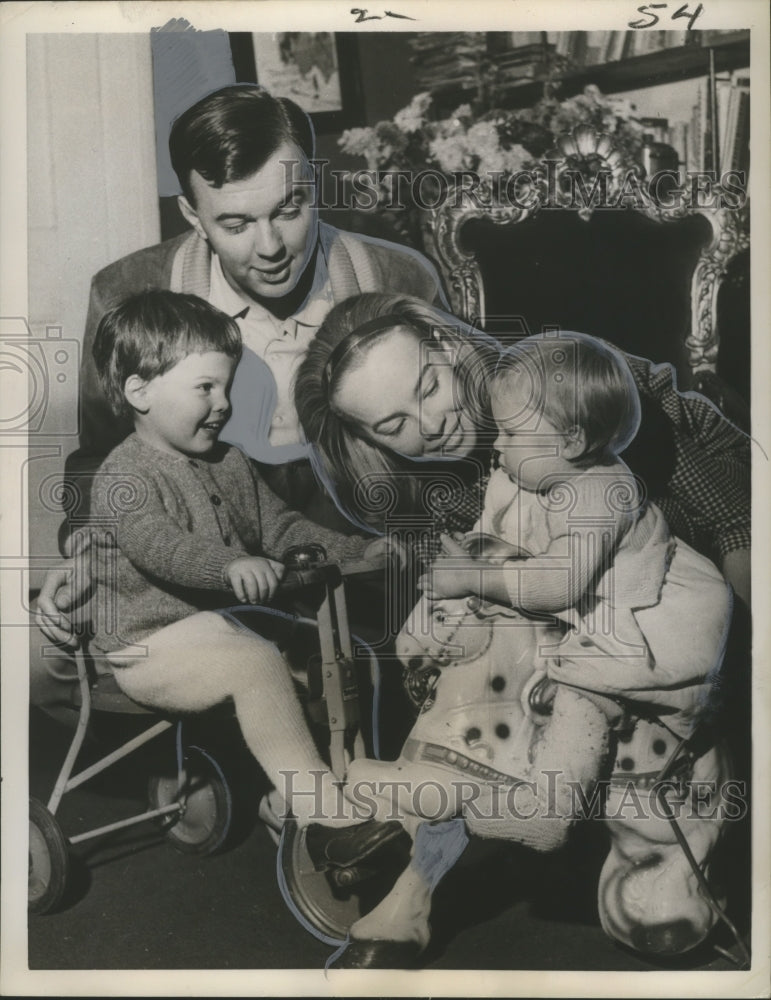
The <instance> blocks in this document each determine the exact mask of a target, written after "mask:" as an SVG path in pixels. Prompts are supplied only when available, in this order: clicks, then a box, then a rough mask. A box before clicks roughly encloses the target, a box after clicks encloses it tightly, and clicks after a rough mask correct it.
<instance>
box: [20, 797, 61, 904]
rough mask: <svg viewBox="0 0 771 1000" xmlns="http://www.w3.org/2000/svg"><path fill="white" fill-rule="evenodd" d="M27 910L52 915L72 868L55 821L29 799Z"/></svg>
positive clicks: (37, 803) (41, 804)
mask: <svg viewBox="0 0 771 1000" xmlns="http://www.w3.org/2000/svg"><path fill="white" fill-rule="evenodd" d="M28 858H29V875H28V883H27V884H28V888H27V909H28V910H29V912H30V913H37V914H40V913H50V912H51V910H54V909H55V908H56V907H57V906H58V905H59V903H60V902H61V901H62V898H63V896H64V893H65V890H66V888H67V877H68V875H69V869H70V858H69V849H68V846H67V838H66V837H65V836H64V834H63V833H62V828H61V827H60V826H59V824H58V822H57V821H56V818H55V817H54V815H53V814H52V813H50V812H49V811H48V809H46V807H45V806H44V805H43V803H42V802H39V801H38V800H37V799H32V798H31V799H30V800H29V847H28Z"/></svg>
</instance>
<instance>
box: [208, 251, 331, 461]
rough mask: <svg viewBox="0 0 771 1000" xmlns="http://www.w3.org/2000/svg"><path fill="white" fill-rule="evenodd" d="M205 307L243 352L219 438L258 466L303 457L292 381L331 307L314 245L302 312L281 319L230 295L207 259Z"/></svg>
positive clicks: (214, 262)
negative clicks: (224, 320)
mask: <svg viewBox="0 0 771 1000" xmlns="http://www.w3.org/2000/svg"><path fill="white" fill-rule="evenodd" d="M209 302H210V303H211V304H212V305H214V306H216V307H217V308H218V309H221V310H222V311H223V312H226V313H227V314H228V315H229V316H233V317H234V318H235V320H236V322H237V323H238V326H239V329H240V330H241V336H242V338H243V342H244V353H243V356H242V358H241V361H240V363H239V365H238V369H237V370H236V376H235V378H234V380H233V387H232V389H231V394H230V395H231V404H232V408H233V416H232V417H231V418H230V420H229V421H228V423H227V425H226V426H225V428H224V430H223V432H222V439H223V440H224V441H227V442H228V443H230V444H235V445H238V446H239V447H241V448H242V449H243V450H244V451H246V453H247V454H248V455H250V456H251V457H252V458H254V459H256V460H257V461H259V462H266V463H268V464H270V465H279V464H282V463H284V462H290V461H293V460H295V459H300V458H307V456H308V446H307V445H306V444H305V443H304V440H303V435H302V429H301V427H300V423H299V419H298V417H297V410H296V409H295V405H294V400H293V398H292V379H293V378H294V374H295V372H296V370H297V368H298V366H299V364H300V362H301V361H302V359H303V357H304V356H305V352H306V350H307V349H308V345H309V344H310V342H311V340H313V338H314V336H315V335H316V331H317V330H318V328H319V326H320V325H321V323H322V322H323V321H324V319H325V317H326V315H327V313H328V312H329V310H330V309H331V308H332V306H333V305H334V298H333V295H332V287H331V284H330V280H329V271H328V268H327V261H326V257H325V255H324V252H323V247H322V246H321V244H319V250H318V253H317V254H316V264H315V272H314V277H313V284H312V286H311V289H310V291H309V293H308V296H307V297H306V299H305V302H304V303H303V305H302V307H301V308H300V309H299V310H298V311H297V312H296V313H295V314H294V315H293V316H290V317H289V318H288V319H286V320H279V319H277V318H276V317H275V316H274V315H273V314H272V313H270V312H269V311H268V310H267V309H266V308H265V307H264V306H261V305H259V304H258V303H257V302H255V301H254V300H252V299H250V298H248V297H247V296H245V295H243V294H242V293H240V292H238V291H236V290H235V289H234V288H233V287H232V286H231V285H230V284H229V283H228V280H227V278H226V277H225V275H224V273H223V271H222V265H221V263H220V260H219V257H218V256H217V255H216V254H212V259H211V280H210V286H209Z"/></svg>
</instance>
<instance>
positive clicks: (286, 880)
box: [278, 819, 409, 944]
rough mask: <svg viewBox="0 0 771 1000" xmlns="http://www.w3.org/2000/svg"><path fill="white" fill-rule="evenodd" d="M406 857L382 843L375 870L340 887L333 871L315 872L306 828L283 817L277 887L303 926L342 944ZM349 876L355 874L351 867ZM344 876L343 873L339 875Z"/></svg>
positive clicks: (389, 885) (383, 893) (385, 891)
mask: <svg viewBox="0 0 771 1000" xmlns="http://www.w3.org/2000/svg"><path fill="white" fill-rule="evenodd" d="M408 861H409V856H408V855H405V854H404V853H403V852H400V851H399V850H398V849H394V850H393V851H391V850H389V849H388V847H386V848H384V849H383V850H382V851H381V852H379V854H378V865H377V868H376V869H375V870H373V871H368V872H366V873H365V877H364V878H363V879H362V880H361V881H358V882H354V884H352V885H348V886H346V885H340V884H338V882H337V881H336V880H335V873H334V872H325V871H321V872H319V871H316V869H315V867H314V865H313V862H312V861H311V859H310V856H309V854H308V850H307V847H306V846H305V829H304V828H303V829H300V828H298V826H297V822H296V821H295V820H293V819H287V820H286V822H285V823H284V830H283V833H282V835H281V842H280V845H279V867H278V872H279V887H280V889H281V893H282V895H283V897H284V900H285V901H286V903H287V905H288V906H289V908H290V910H292V912H293V913H294V915H295V916H296V917H297V918H298V919H299V921H300V923H301V924H303V926H304V927H305V929H306V930H308V931H310V932H311V933H312V934H314V935H315V936H316V937H320V938H321V939H322V940H328V943H331V944H334V943H336V942H340V943H342V942H343V941H344V940H345V938H346V936H347V934H348V931H349V929H350V927H351V924H353V923H355V922H356V921H357V920H358V919H359V918H360V917H362V916H364V914H365V913H369V911H370V910H371V909H373V908H374V907H375V906H376V905H377V904H378V903H379V902H380V900H382V899H383V898H384V897H385V896H386V895H387V894H388V893H389V892H390V891H391V889H392V888H393V885H394V882H395V881H396V879H397V878H398V877H399V875H400V874H401V872H402V871H403V870H404V868H405V866H406V864H407V863H408ZM339 871H340V870H338V872H339ZM350 874H351V875H352V876H353V877H354V878H355V877H356V872H355V870H353V869H351V870H350ZM346 877H347V875H346V873H345V872H343V873H342V878H343V879H345V878H346Z"/></svg>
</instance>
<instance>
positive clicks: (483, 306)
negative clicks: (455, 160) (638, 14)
mask: <svg viewBox="0 0 771 1000" xmlns="http://www.w3.org/2000/svg"><path fill="white" fill-rule="evenodd" d="M577 133H578V134H577ZM561 139H562V141H561V142H560V147H559V148H558V149H555V150H552V151H551V152H549V153H547V154H546V156H545V157H544V158H543V159H542V160H541V161H540V163H539V164H538V167H537V169H536V170H535V171H534V172H533V180H532V182H531V183H530V184H529V186H528V184H527V183H526V182H525V183H524V184H523V186H522V187H520V188H519V189H517V192H516V197H513V196H512V194H513V189H511V190H510V192H509V193H508V194H506V193H505V192H506V191H507V189H506V188H505V187H504V189H503V190H504V195H503V196H502V197H499V196H498V195H496V194H495V193H494V191H493V189H492V188H491V187H490V188H485V185H484V180H483V183H482V185H481V187H477V188H475V189H474V190H472V189H471V188H470V187H466V188H464V187H456V188H455V189H454V190H451V191H450V192H449V193H448V196H447V197H446V198H444V199H443V200H442V203H441V204H440V205H439V206H438V207H436V208H434V209H432V210H430V211H428V212H426V213H425V217H424V222H423V227H424V241H425V243H426V249H427V251H428V252H429V254H430V255H431V256H433V257H434V259H435V260H436V262H437V264H438V266H439V268H440V271H441V273H442V276H443V278H444V281H445V285H446V288H447V291H448V294H449V296H450V300H451V305H452V307H453V309H454V311H455V312H456V313H457V314H458V315H460V316H462V317H463V318H464V319H467V320H469V321H470V322H477V323H478V324H479V325H481V326H482V328H483V329H486V330H487V331H488V332H490V333H493V334H496V335H499V336H500V335H503V336H504V339H505V336H506V334H514V335H515V336H517V335H518V336H521V335H525V334H527V333H528V332H530V333H536V332H539V331H540V330H541V329H542V328H544V327H552V328H554V327H560V328H562V329H572V330H579V331H582V332H585V333H591V334H594V335H596V336H600V337H603V338H604V339H606V340H609V341H611V342H612V343H615V344H616V345H617V346H619V347H621V348H622V349H624V350H626V351H629V352H630V353H632V354H638V355H640V356H642V357H647V358H650V359H651V360H653V361H659V362H669V363H671V364H673V365H674V366H675V368H676V369H677V372H678V376H679V383H680V385H681V387H682V388H693V389H700V390H701V391H705V392H706V393H707V394H708V395H711V396H713V398H714V395H715V391H714V387H715V386H716V385H719V379H718V376H719V375H722V373H723V370H725V375H726V376H727V377H730V381H731V383H732V385H731V386H730V387H729V389H728V393H729V395H730V394H731V390H733V392H738V393H743V392H746V388H747V386H748V381H749V379H748V375H747V372H745V371H744V368H745V367H747V366H748V349H747V344H748V343H749V323H748V320H749V316H748V312H747V314H746V317H745V318H744V319H743V320H741V323H742V324H746V327H745V329H743V330H738V329H737V328H736V327H737V319H736V317H737V316H738V317H741V315H742V309H741V308H738V309H737V304H736V302H734V303H733V304H732V305H731V307H730V315H729V316H726V313H727V310H726V309H723V310H721V312H722V316H721V319H722V322H723V329H724V330H725V334H726V336H729V337H730V338H731V343H729V344H727V345H722V344H721V341H720V334H721V332H722V331H721V330H720V329H719V328H718V315H719V310H718V296H719V292H720V286H721V281H722V279H723V276H724V274H725V273H726V270H727V268H728V266H729V264H732V263H734V264H735V262H736V260H735V259H737V258H738V257H739V255H741V256H743V257H746V255H747V251H748V247H749V236H748V232H747V218H748V213H747V207H746V205H743V204H742V202H743V200H744V199H743V194H742V193H741V192H739V193H738V194H737V193H736V191H735V190H734V189H727V188H726V189H723V188H721V187H719V186H718V185H712V186H711V187H710V189H709V190H701V191H697V190H696V185H695V184H693V183H690V184H688V185H685V186H683V187H681V188H678V189H677V190H675V191H673V190H672V188H673V187H674V185H675V183H676V181H675V179H674V178H671V177H670V178H666V177H665V178H664V180H665V181H666V180H668V181H669V183H670V188H669V193H668V194H666V192H664V194H663V195H662V196H661V197H657V196H656V191H655V189H654V187H653V185H652V184H651V179H650V178H645V177H644V176H643V174H642V170H641V168H640V167H639V166H638V165H636V164H634V163H632V162H630V161H628V160H624V158H623V156H622V155H621V153H620V152H619V151H618V150H615V149H614V148H613V145H612V140H611V139H610V138H609V137H608V136H604V135H599V134H596V133H593V132H592V131H591V129H589V128H588V127H586V126H581V127H580V132H579V130H576V133H573V134H571V135H569V136H564V137H561ZM581 150H588V151H589V152H588V153H587V155H586V156H582V155H581ZM589 154H591V155H589ZM598 164H599V167H598ZM664 187H665V185H662V184H659V186H658V191H659V192H662V191H664ZM735 206H736V207H735ZM747 291H748V290H747V287H746V285H745V287H744V290H743V292H742V291H741V290H740V291H739V293H738V294H739V297H741V296H742V295H743V301H745V302H748V294H747ZM734 340H737V341H739V342H740V344H741V342H742V340H743V344H741V346H740V349H739V351H738V352H737V353H738V356H739V358H741V357H744V359H745V360H744V362H743V364H742V363H740V364H737V362H736V361H735V360H734V353H733V351H732V350H731V347H732V343H733V341H734ZM726 354H727V355H728V356H729V358H730V359H731V360H729V363H727V364H724V361H725V358H724V355H726ZM731 361H733V363H731ZM716 401H717V402H722V400H716Z"/></svg>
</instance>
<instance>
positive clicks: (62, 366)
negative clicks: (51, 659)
mask: <svg viewBox="0 0 771 1000" xmlns="http://www.w3.org/2000/svg"><path fill="white" fill-rule="evenodd" d="M28 39H29V40H28V52H27V99H28V104H27V108H28V112H27V113H28V125H27V128H28V185H29V259H28V265H29V309H28V318H29V324H30V328H31V331H32V335H33V337H35V338H39V339H41V340H46V335H47V334H48V336H49V341H48V343H47V344H46V346H45V348H44V349H43V352H42V354H43V356H44V357H45V359H47V362H48V363H49V366H50V370H49V378H50V388H51V391H50V394H49V397H48V400H47V413H46V418H45V423H44V425H43V428H42V429H43V430H44V431H46V432H50V433H45V434H42V435H41V434H37V435H36V436H35V438H34V441H33V442H31V443H34V445H35V446H36V448H37V446H40V449H41V450H39V451H38V450H35V451H32V452H31V461H30V465H29V473H30V474H29V497H30V502H29V516H30V525H29V537H30V548H31V554H32V555H33V556H34V555H38V556H50V555H53V554H55V553H56V551H57V545H56V533H57V528H58V524H59V522H60V521H61V519H62V518H61V516H60V515H58V514H56V513H54V512H52V511H51V510H50V509H47V504H48V505H49V506H50V505H51V484H52V480H51V478H50V477H52V476H56V475H57V474H58V473H60V472H61V470H62V468H63V462H64V458H65V457H66V455H67V454H69V452H71V451H72V450H74V448H75V447H76V444H77V440H76V436H75V435H76V431H77V378H76V377H75V372H76V371H77V363H78V359H77V357H76V356H77V355H78V354H79V349H80V344H81V342H82V335H83V328H84V324H85V319H86V308H87V303H88V290H89V283H90V279H91V276H92V275H93V274H94V273H95V272H96V271H98V270H99V269H100V268H102V267H104V266H105V265H106V264H108V263H110V262H111V261H114V260H116V259H117V258H119V257H122V256H124V255H125V254H127V253H130V252H131V251H132V250H136V249H138V248H140V247H143V246H147V245H149V244H152V243H155V242H157V240H158V238H159V235H160V233H159V223H158V201H157V181H156V172H155V140H154V136H153V117H152V80H151V71H150V39H149V36H148V35H146V34H136V35H132V34H121V35H110V34H100V35H96V34H70V35H45V34H42V35H29V36H28ZM57 337H58V338H60V339H61V343H54V346H53V347H52V346H51V341H54V340H55V338H57ZM41 391H42V389H41ZM41 487H42V488H43V496H44V497H47V498H48V499H47V501H44V500H41ZM38 576H39V574H38ZM34 582H35V581H34V579H33V585H34Z"/></svg>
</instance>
